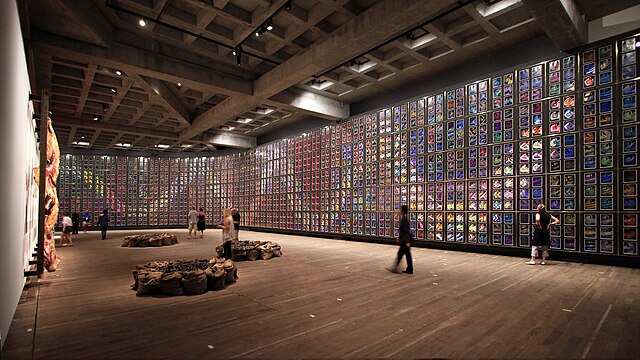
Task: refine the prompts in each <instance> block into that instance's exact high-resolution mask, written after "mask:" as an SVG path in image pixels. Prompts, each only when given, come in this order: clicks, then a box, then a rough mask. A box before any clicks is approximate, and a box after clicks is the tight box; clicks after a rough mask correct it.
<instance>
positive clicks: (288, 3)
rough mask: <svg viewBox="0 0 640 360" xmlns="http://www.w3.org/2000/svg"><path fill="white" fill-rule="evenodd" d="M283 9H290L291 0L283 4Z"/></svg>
mask: <svg viewBox="0 0 640 360" xmlns="http://www.w3.org/2000/svg"><path fill="white" fill-rule="evenodd" d="M284 9H285V10H291V0H289V1H287V2H286V3H285V4H284Z"/></svg>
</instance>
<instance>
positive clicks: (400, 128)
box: [59, 37, 640, 256]
mask: <svg viewBox="0 0 640 360" xmlns="http://www.w3.org/2000/svg"><path fill="white" fill-rule="evenodd" d="M638 41H640V38H636V37H629V38H624V39H620V40H618V41H616V42H611V43H609V44H604V45H602V46H596V47H590V48H585V49H583V50H581V51H579V52H576V53H575V54H570V55H566V56H563V57H561V58H558V59H552V60H550V61H546V62H543V63H538V64H533V65H530V66H527V67H526V68H522V69H516V70H514V71H508V72H504V73H501V74H496V75H493V76H491V77H489V78H484V79H479V80H477V81H474V82H471V83H469V84H466V85H464V86H458V87H456V88H453V89H447V90H445V91H443V92H439V93H435V94H430V95H428V96H426V97H424V98H419V99H413V100H411V101H408V102H405V103H400V104H397V105H394V106H390V107H388V108H384V109H379V110H376V111H374V112H371V113H367V114H363V115H360V116H357V117H355V118H353V119H351V120H349V121H344V122H342V123H340V124H337V125H335V126H331V127H326V128H323V129H320V130H316V131H313V132H311V133H307V134H303V135H300V136H296V137H292V138H288V139H282V140H280V141H276V142H274V143H271V144H268V145H264V146H261V147H259V148H256V149H252V150H250V151H247V152H245V153H241V154H236V155H230V156H224V157H217V158H152V159H147V158H125V157H105V158H104V159H102V158H101V157H100V159H98V158H99V157H97V156H74V155H72V156H68V157H65V158H64V159H63V163H62V164H63V170H62V176H61V181H60V183H59V184H60V193H61V194H63V200H62V204H63V206H69V207H71V208H72V209H75V208H79V207H83V206H88V207H90V208H91V210H92V211H94V213H96V214H97V212H99V211H100V210H101V208H102V207H103V206H104V207H111V208H112V209H114V210H115V212H116V214H121V215H118V216H116V218H115V220H114V221H115V222H116V224H115V225H131V226H133V225H136V226H145V225H156V224H157V225H178V224H184V223H186V213H187V211H188V208H189V207H190V206H197V207H200V206H203V207H206V210H207V213H208V214H211V216H212V217H213V218H215V219H218V218H219V216H220V215H219V213H220V209H222V208H223V207H227V206H233V207H237V208H239V209H240V211H241V213H242V214H243V225H245V226H251V227H257V228H268V229H284V230H295V231H301V232H314V233H329V234H344V235H349V236H359V237H386V238H391V237H395V236H397V219H396V216H395V212H396V211H397V209H398V207H399V205H400V204H407V205H408V206H409V208H410V213H411V215H410V225H411V229H412V231H413V233H414V236H415V238H416V239H417V240H418V241H433V242H450V243H453V244H455V243H464V244H472V245H477V246H500V247H529V246H530V243H531V238H532V236H533V231H534V225H535V224H534V219H535V217H534V214H535V210H536V208H537V206H538V205H539V204H546V205H547V208H548V209H549V212H550V213H552V214H553V215H554V216H556V217H558V218H560V220H561V225H560V226H555V227H554V228H553V230H552V248H553V249H555V250H559V251H574V252H591V253H597V254H602V255H603V256H604V255H607V254H617V255H626V256H637V255H638V251H637V243H638V217H639V215H640V212H639V210H638V189H637V183H638V177H639V174H638V172H639V165H638V158H637V157H638V131H639V129H638V126H639V122H638V115H637V107H638V105H637V97H638V91H639V90H640V84H638V80H639V78H638V75H637V55H638V54H637V47H636V43H637V42H638ZM102 199H104V200H102Z"/></svg>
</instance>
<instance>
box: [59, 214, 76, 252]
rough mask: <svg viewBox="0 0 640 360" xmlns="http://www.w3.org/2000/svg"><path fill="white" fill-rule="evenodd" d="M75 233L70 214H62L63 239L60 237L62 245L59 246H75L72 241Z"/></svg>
mask: <svg viewBox="0 0 640 360" xmlns="http://www.w3.org/2000/svg"><path fill="white" fill-rule="evenodd" d="M72 231H73V221H72V220H71V218H70V217H69V212H68V211H65V212H63V213H62V237H60V244H58V246H73V241H71V232H72Z"/></svg>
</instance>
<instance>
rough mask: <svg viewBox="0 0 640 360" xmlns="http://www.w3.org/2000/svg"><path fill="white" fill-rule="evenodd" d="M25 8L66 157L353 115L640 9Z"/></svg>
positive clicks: (557, 1)
mask: <svg viewBox="0 0 640 360" xmlns="http://www.w3.org/2000/svg"><path fill="white" fill-rule="evenodd" d="M20 3H21V5H22V8H23V9H26V11H25V14H23V19H24V20H25V21H24V22H25V23H27V24H28V25H27V29H28V31H27V32H26V34H25V38H26V43H27V44H28V46H29V47H30V49H31V68H30V71H31V72H32V75H33V76H32V78H33V79H34V82H35V85H36V86H35V88H36V89H37V90H48V91H49V92H50V96H51V97H50V99H51V111H52V113H53V114H54V115H53V119H54V123H55V125H54V128H55V130H56V133H57V135H58V138H59V142H60V145H61V147H62V148H71V147H80V148H87V149H124V150H145V151H149V150H154V151H156V150H157V151H169V152H181V151H186V152H193V151H210V150H216V149H224V148H228V147H232V148H251V147H253V146H255V145H256V139H257V137H259V136H264V135H267V134H268V133H270V132H272V131H274V130H277V129H279V128H282V127H286V126H291V125H293V124H295V123H296V122H299V121H313V120H314V119H315V120H325V121H326V120H329V121H337V120H340V119H342V118H346V117H348V116H349V104H352V103H355V102H358V101H361V100H363V99H366V98H367V97H370V96H375V95H379V94H381V93H383V92H386V91H390V90H393V89H397V88H400V87H402V86H404V85H407V84H409V83H412V82H415V81H416V80H418V79H422V78H427V77H429V76H433V75H436V74H440V73H442V72H445V71H447V70H450V69H452V68H454V67H456V66H460V65H463V64H464V63H466V62H468V61H470V60H473V59H476V58H478V57H479V56H484V55H488V54H491V53H492V52H495V51H498V50H501V49H505V48H508V47H510V46H513V45H515V44H518V43H521V42H524V41H528V40H531V39H533V38H536V37H539V36H542V35H543V34H545V33H546V35H547V36H549V37H550V38H551V40H552V41H553V42H554V43H555V44H556V45H557V46H558V48H559V49H560V50H566V49H570V48H573V47H576V46H580V45H582V44H584V43H585V42H586V36H585V23H584V22H585V21H587V20H590V19H592V18H594V17H601V16H605V15H608V14H611V13H614V12H617V11H620V10H623V9H625V8H627V7H630V6H633V5H635V4H636V1H633V0H630V1H627V0H621V1H606V2H605V1H599V0H586V1H577V0H562V1H561V0H522V1H520V0H501V1H483V0H473V1H472V0H466V1H463V0H459V1H455V0H439V1H414V0H380V1H375V0H289V1H287V0H47V1H41V0H21V1H20ZM567 3H568V4H569V6H567ZM141 20H144V22H145V26H141V25H140V21H141ZM269 24H272V25H273V28H272V30H270V31H268V30H266V26H267V25H269ZM261 29H263V30H261ZM554 29H556V30H557V31H555V30H554ZM256 32H259V33H260V36H256ZM556 33H562V34H561V35H557V34H556Z"/></svg>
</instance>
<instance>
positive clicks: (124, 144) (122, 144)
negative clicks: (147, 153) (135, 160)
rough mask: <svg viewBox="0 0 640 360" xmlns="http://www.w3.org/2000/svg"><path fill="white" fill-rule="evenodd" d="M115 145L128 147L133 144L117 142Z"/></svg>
mask: <svg viewBox="0 0 640 360" xmlns="http://www.w3.org/2000/svg"><path fill="white" fill-rule="evenodd" d="M114 146H117V147H125V148H127V147H131V144H129V143H117V144H115V145H114Z"/></svg>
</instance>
